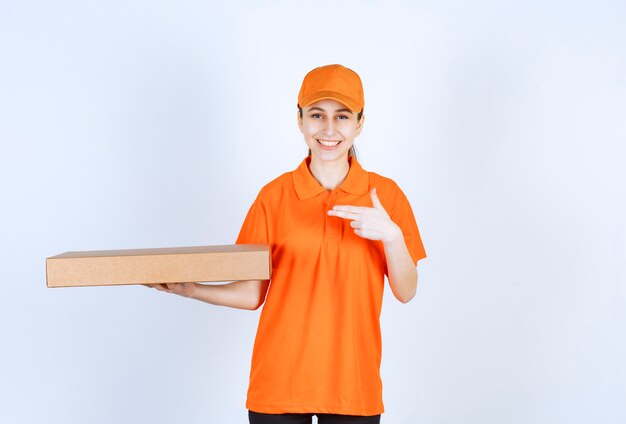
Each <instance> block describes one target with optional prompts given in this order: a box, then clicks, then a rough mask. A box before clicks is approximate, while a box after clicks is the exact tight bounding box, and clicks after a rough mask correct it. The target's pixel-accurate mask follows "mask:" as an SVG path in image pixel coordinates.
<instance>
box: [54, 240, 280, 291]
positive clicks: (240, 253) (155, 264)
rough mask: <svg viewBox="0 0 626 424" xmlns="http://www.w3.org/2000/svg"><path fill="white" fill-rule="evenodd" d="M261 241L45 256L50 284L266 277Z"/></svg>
mask: <svg viewBox="0 0 626 424" xmlns="http://www.w3.org/2000/svg"><path fill="white" fill-rule="evenodd" d="M270 275H271V257H270V248H269V246H268V245H264V244H236V245H225V246H191V247H165V248H151V249H127V250H97V251H81V252H66V253H63V254H60V255H57V256H52V257H49V258H46V284H47V285H48V287H75V286H115V285H125V284H151V283H184V282H211V281H238V280H268V279H269V278H270Z"/></svg>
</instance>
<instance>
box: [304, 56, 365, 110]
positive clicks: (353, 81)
mask: <svg viewBox="0 0 626 424" xmlns="http://www.w3.org/2000/svg"><path fill="white" fill-rule="evenodd" d="M323 99H333V100H337V101H338V102H340V103H343V104H344V105H346V106H348V108H350V110H351V111H353V112H361V111H363V106H364V105H365V99H364V97H363V84H361V78H359V75H358V74H357V73H356V72H354V71H353V70H352V69H349V68H346V67H345V66H342V65H337V64H335V65H326V66H320V67H319V68H315V69H313V70H312V71H311V72H309V73H308V74H306V76H305V77H304V81H302V87H300V94H298V107H303V106H307V105H310V104H311V103H314V102H316V101H318V100H323Z"/></svg>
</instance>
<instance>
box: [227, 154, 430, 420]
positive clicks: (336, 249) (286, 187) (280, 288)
mask: <svg viewBox="0 0 626 424" xmlns="http://www.w3.org/2000/svg"><path fill="white" fill-rule="evenodd" d="M310 160H311V157H310V156H309V157H306V158H305V159H304V160H303V161H302V162H301V163H300V165H299V166H298V168H297V169H296V170H294V171H292V172H287V173H285V174H283V175H281V176H279V177H278V178H276V179H275V180H273V181H271V182H270V183H268V184H267V185H265V186H264V187H263V188H262V189H261V191H260V192H259V194H258V196H257V198H256V199H255V201H254V202H253V204H252V206H251V207H250V210H249V211H248V214H247V216H246V218H245V220H244V223H243V225H242V227H241V231H240V233H239V236H238V238H237V241H236V243H238V244H240V243H266V244H269V245H270V246H271V256H272V259H271V260H272V277H271V281H270V285H269V289H268V293H267V297H266V300H265V303H264V305H263V309H262V312H261V316H260V319H259V326H258V330H257V335H256V339H255V343H254V350H253V354H252V367H251V371H250V385H249V388H248V398H247V402H246V407H247V408H248V409H249V410H252V411H256V412H261V413H268V414H281V413H305V412H319V413H330V414H346V415H376V414H381V413H382V412H383V411H384V406H383V401H382V382H381V379H380V371H379V370H380V361H381V353H382V352H381V351H382V342H381V334H380V312H381V306H382V297H383V290H384V276H385V275H387V265H386V260H385V253H384V248H383V244H382V242H380V241H373V240H367V239H364V238H361V237H359V236H357V235H356V234H355V233H354V230H353V229H352V228H351V227H350V221H349V220H346V219H342V218H339V217H335V216H329V215H327V211H328V210H329V209H331V208H332V207H333V206H334V205H338V204H343V205H354V206H368V207H371V206H372V203H371V199H370V194H369V193H370V191H371V189H372V188H374V187H376V189H377V194H378V197H379V199H380V201H381V203H382V205H383V207H384V208H385V210H386V211H387V212H388V213H389V215H390V217H391V219H392V220H393V221H394V222H395V223H396V224H397V225H398V226H400V228H401V229H402V232H403V235H404V239H405V242H406V244H407V247H408V250H409V253H410V254H411V258H412V259H413V262H414V263H415V264H416V265H417V261H419V260H420V259H423V258H425V257H426V252H425V250H424V246H423V244H422V241H421V237H420V234H419V230H418V227H417V224H416V222H415V218H414V215H413V212H412V209H411V206H410V204H409V202H408V200H407V198H406V196H405V195H404V193H403V192H402V191H401V190H400V188H399V187H398V186H397V184H396V183H395V182H394V181H392V180H391V179H389V178H385V177H383V176H380V175H378V174H375V173H373V172H367V171H365V170H364V169H363V168H362V167H361V165H360V164H359V162H358V161H357V160H356V158H354V157H349V158H348V160H349V162H350V170H349V172H348V175H347V177H346V179H345V180H344V181H343V183H342V184H341V185H340V186H338V187H337V188H335V189H334V190H332V191H330V190H326V189H325V188H324V187H322V186H321V185H320V184H319V183H318V182H317V181H316V180H315V178H314V177H313V175H312V174H311V172H310V171H309V167H308V165H309V163H310Z"/></svg>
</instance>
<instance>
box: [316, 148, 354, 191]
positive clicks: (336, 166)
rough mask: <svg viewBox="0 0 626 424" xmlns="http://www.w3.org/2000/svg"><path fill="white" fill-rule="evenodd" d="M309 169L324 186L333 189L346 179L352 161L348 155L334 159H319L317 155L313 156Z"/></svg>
mask: <svg viewBox="0 0 626 424" xmlns="http://www.w3.org/2000/svg"><path fill="white" fill-rule="evenodd" d="M309 170H310V171H311V174H313V177H314V178H315V179H316V180H317V182H318V183H320V184H321V185H322V187H324V188H325V189H326V190H333V189H335V188H336V187H338V186H339V185H340V184H341V183H342V182H343V181H344V180H345V179H346V177H347V175H348V171H349V170H350V163H349V162H348V158H347V156H345V157H341V158H338V159H337V160H334V161H323V160H318V159H316V158H315V156H311V162H310V163H309Z"/></svg>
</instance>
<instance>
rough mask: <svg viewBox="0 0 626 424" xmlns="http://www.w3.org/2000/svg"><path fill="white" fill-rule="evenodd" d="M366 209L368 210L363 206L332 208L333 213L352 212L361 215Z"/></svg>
mask: <svg viewBox="0 0 626 424" xmlns="http://www.w3.org/2000/svg"><path fill="white" fill-rule="evenodd" d="M367 209H370V208H368V207H365V206H351V205H335V206H333V210H335V211H344V212H352V213H363V212H365V211H366V210H367Z"/></svg>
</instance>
